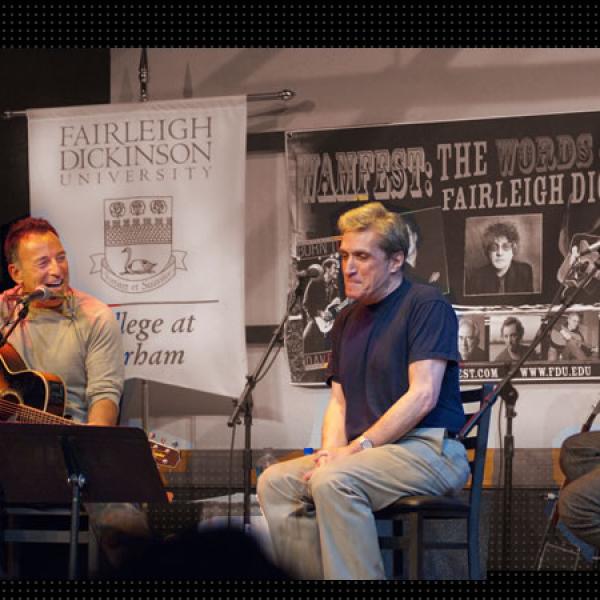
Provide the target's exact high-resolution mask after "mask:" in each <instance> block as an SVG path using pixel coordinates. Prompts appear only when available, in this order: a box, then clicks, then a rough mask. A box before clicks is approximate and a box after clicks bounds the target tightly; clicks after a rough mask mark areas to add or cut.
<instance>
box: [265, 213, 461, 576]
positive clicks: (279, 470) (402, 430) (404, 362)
mask: <svg viewBox="0 0 600 600" xmlns="http://www.w3.org/2000/svg"><path fill="white" fill-rule="evenodd" d="M338 225H339V227H340V231H341V233H342V236H343V237H342V242H341V246H340V255H341V257H342V270H343V276H344V288H345V291H346V296H347V297H349V298H352V299H354V300H355V302H354V303H353V304H352V305H350V306H348V307H347V308H345V309H344V310H343V311H342V312H341V313H340V314H339V315H338V317H337V319H336V322H335V325H334V328H333V332H332V354H331V361H330V365H329V375H330V377H329V381H330V384H331V398H330V401H329V405H328V407H327V410H326V413H325V417H324V421H323V428H322V448H321V450H319V451H317V452H316V453H315V454H313V455H311V456H308V457H303V458H299V459H296V460H292V461H286V462H283V463H278V464H276V465H272V466H271V467H269V468H267V469H266V470H265V471H264V472H263V474H262V475H261V476H260V479H259V480H258V496H259V500H260V503H261V506H262V509H263V512H264V514H265V516H266V519H267V522H268V524H269V530H270V533H271V539H272V541H273V547H274V550H275V554H276V558H277V559H278V560H279V561H280V562H281V564H282V566H285V567H286V568H288V569H290V570H292V572H294V571H296V572H297V574H298V575H300V576H301V577H306V578H312V579H320V578H325V579H381V578H384V569H383V562H382V558H381V554H380V551H379V546H378V541H377V531H376V529H375V521H374V519H373V515H372V511H374V510H379V509H382V508H384V507H385V506H387V505H389V504H391V503H392V502H394V501H395V500H397V499H398V498H399V497H401V496H406V495H415V494H431V495H445V494H452V493H454V492H456V491H458V490H460V489H461V488H462V487H463V486H464V484H465V483H466V481H467V479H468V475H469V467H468V463H467V459H466V452H465V449H464V447H463V445H462V444H461V443H460V442H458V441H456V440H454V439H452V438H451V435H450V436H449V435H448V434H453V433H456V432H458V431H459V430H460V428H461V427H462V425H463V424H464V421H465V417H464V413H463V409H462V404H461V402H460V390H459V385H458V371H459V368H458V360H459V355H458V341H457V320H456V315H455V313H454V310H453V308H452V306H451V305H450V304H449V303H448V302H447V301H446V300H445V299H444V298H443V296H442V295H441V294H440V292H439V291H438V290H437V289H435V288H433V287H431V286H427V285H421V284H417V283H411V282H410V281H408V280H407V279H405V278H404V276H403V266H404V259H405V257H406V253H407V249H408V237H407V233H406V227H405V225H404V222H403V220H402V218H401V217H399V216H398V215H396V214H394V213H391V212H388V211H387V210H386V209H385V208H384V207H383V206H382V205H381V204H380V203H377V202H375V203H369V204H366V205H364V206H362V207H360V208H357V209H354V210H351V211H349V212H347V213H345V214H344V215H342V216H341V218H340V220H339V222H338Z"/></svg>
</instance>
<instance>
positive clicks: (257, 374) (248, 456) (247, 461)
mask: <svg viewBox="0 0 600 600" xmlns="http://www.w3.org/2000/svg"><path fill="white" fill-rule="evenodd" d="M309 280H310V278H309V277H304V278H302V279H300V280H299V282H298V284H297V285H296V288H295V289H294V291H293V292H292V294H290V299H289V300H288V306H287V309H286V311H285V314H284V315H283V318H282V319H281V322H280V323H279V325H278V327H277V329H275V331H274V332H273V335H272V336H271V340H270V342H269V344H268V346H267V348H266V350H265V352H264V353H263V356H262V357H261V359H260V361H259V363H258V365H257V367H256V369H255V370H254V372H253V373H252V375H246V385H245V387H244V390H243V391H242V394H241V395H240V398H239V400H237V401H235V407H234V411H233V414H232V415H231V417H230V418H229V420H228V421H227V425H228V426H229V427H233V426H234V425H239V424H240V423H241V420H240V413H241V412H242V411H243V412H244V455H243V465H242V468H243V470H244V529H245V530H247V529H248V527H249V526H250V489H251V479H252V443H251V428H252V407H253V402H252V391H253V390H254V388H255V387H256V384H257V383H258V382H259V381H260V380H261V379H262V378H263V377H264V376H265V375H266V373H267V371H268V370H269V368H270V367H271V365H272V362H271V363H269V364H268V365H267V367H266V369H265V370H264V372H263V369H264V368H265V365H266V364H267V361H268V360H269V358H270V356H271V354H272V352H273V350H274V348H275V347H276V346H281V345H282V344H283V331H284V328H285V324H286V321H287V320H288V317H289V316H290V314H291V312H292V310H293V309H294V307H295V306H296V304H297V302H298V300H299V299H300V298H301V297H302V296H303V295H304V291H305V290H306V286H307V285H308V281H309Z"/></svg>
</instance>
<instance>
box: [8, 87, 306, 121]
mask: <svg viewBox="0 0 600 600" xmlns="http://www.w3.org/2000/svg"><path fill="white" fill-rule="evenodd" d="M295 95H296V92H294V91H292V90H281V91H279V92H265V93H263V94H248V96H247V98H248V102H262V101H265V100H282V101H283V102H287V101H288V100H291V99H292V98H293V97H294V96H295ZM26 116H27V111H25V110H5V111H2V118H3V119H12V118H13V117H26Z"/></svg>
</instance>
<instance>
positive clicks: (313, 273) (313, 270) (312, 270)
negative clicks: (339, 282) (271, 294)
mask: <svg viewBox="0 0 600 600" xmlns="http://www.w3.org/2000/svg"><path fill="white" fill-rule="evenodd" d="M321 275H323V267H322V266H321V265H317V264H316V263H315V264H312V265H310V266H309V267H308V268H307V269H304V271H298V272H297V273H296V277H297V278H298V279H315V278H316V277H320V276H321Z"/></svg>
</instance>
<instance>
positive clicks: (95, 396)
mask: <svg viewBox="0 0 600 600" xmlns="http://www.w3.org/2000/svg"><path fill="white" fill-rule="evenodd" d="M4 253H5V256H6V260H7V263H8V271H9V273H10V276H11V277H12V279H13V280H14V282H15V284H16V286H15V287H14V288H12V289H10V290H7V291H5V292H4V293H2V294H1V295H0V318H1V323H3V324H4V327H3V330H2V334H3V335H6V333H7V331H8V330H9V327H10V324H11V323H12V322H13V321H14V319H16V317H17V315H18V313H19V311H20V309H21V308H22V306H23V304H24V303H27V304H28V305H29V311H28V314H27V316H26V317H25V318H24V319H23V320H22V321H21V322H19V323H18V325H17V326H16V328H15V329H14V331H12V333H11V334H10V336H9V338H8V342H9V343H10V346H9V345H5V346H4V348H3V349H2V352H3V354H2V357H3V359H4V361H6V362H10V360H12V361H14V360H17V357H19V356H20V358H21V359H22V360H23V362H24V363H25V366H26V367H27V368H28V369H30V370H33V371H36V372H45V373H52V374H54V377H55V381H54V385H50V387H49V388H48V389H49V390H50V393H48V394H47V395H46V398H42V399H41V400H40V399H36V398H34V397H32V396H34V395H35V394H34V393H30V394H26V393H24V394H23V395H28V396H29V397H27V398H21V397H18V394H16V395H15V394H14V393H13V392H12V391H11V390H12V388H10V386H9V382H7V379H9V377H8V374H7V373H6V370H5V372H4V373H3V376H2V377H0V401H1V402H0V406H1V411H0V420H6V419H7V418H13V419H14V418H17V420H18V414H17V412H18V410H17V409H16V408H15V410H14V411H11V410H10V407H11V405H12V406H15V407H16V406H17V405H18V404H20V403H25V404H28V403H31V405H32V407H33V409H35V410H38V412H40V413H41V414H43V411H48V412H49V413H50V412H55V413H56V412H57V409H56V405H58V404H59V403H60V396H61V383H63V382H64V387H65V388H66V401H65V407H64V415H58V416H59V417H60V416H64V417H66V418H70V419H72V421H73V422H74V423H81V424H88V425H96V426H114V425H116V424H117V418H118V414H119V402H120V397H121V392H122V390H123V380H124V367H123V348H122V342H121V335H120V332H119V328H118V324H117V322H116V320H115V318H114V315H113V313H112V311H111V310H110V308H109V307H108V306H107V305H106V304H104V303H103V302H101V301H100V300H98V299H96V298H94V297H92V296H90V295H88V294H85V293H83V292H81V291H79V290H75V289H73V288H71V287H70V285H69V263H68V260H67V255H66V252H65V249H64V248H63V245H62V243H61V241H60V238H59V235H58V233H57V231H56V229H55V228H54V227H53V226H52V225H51V224H50V223H48V222H47V221H46V220H44V219H37V218H32V217H28V218H26V219H22V220H20V221H17V222H16V223H14V224H13V225H12V226H11V228H10V229H9V231H8V234H7V236H6V239H5V242H4ZM7 358H9V360H8V361H7V360H6V359H7ZM4 365H5V362H2V366H4ZM46 391H48V390H46ZM36 403H37V404H36ZM42 422H43V421H42ZM0 426H1V423H0ZM86 509H87V510H88V513H91V514H90V516H91V517H92V520H93V524H94V527H95V529H96V532H97V533H100V535H99V541H100V544H101V546H102V547H103V548H104V550H106V551H107V555H108V558H109V560H111V562H113V560H112V558H113V557H116V556H117V555H118V554H119V552H120V549H117V550H116V551H115V552H112V549H110V548H108V547H107V545H106V544H104V543H103V542H104V541H105V538H106V540H111V541H114V540H115V539H117V538H118V537H119V536H121V539H126V537H127V535H130V536H133V537H144V536H147V535H148V533H149V532H148V526H147V523H146V518H145V515H144V514H143V513H142V512H141V511H140V510H138V509H136V508H135V507H133V505H123V504H119V505H114V504H103V505H93V506H90V505H87V506H86ZM109 528H110V534H109V535H108V536H105V535H104V533H105V532H107V531H109ZM107 544H108V545H111V544H110V543H109V542H108V541H107ZM111 552H112V556H111Z"/></svg>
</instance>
